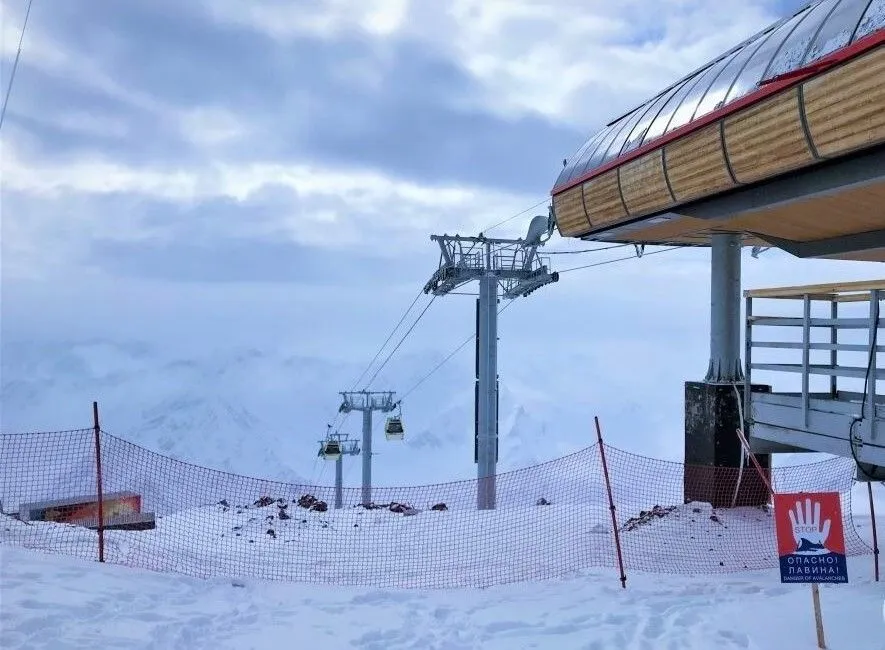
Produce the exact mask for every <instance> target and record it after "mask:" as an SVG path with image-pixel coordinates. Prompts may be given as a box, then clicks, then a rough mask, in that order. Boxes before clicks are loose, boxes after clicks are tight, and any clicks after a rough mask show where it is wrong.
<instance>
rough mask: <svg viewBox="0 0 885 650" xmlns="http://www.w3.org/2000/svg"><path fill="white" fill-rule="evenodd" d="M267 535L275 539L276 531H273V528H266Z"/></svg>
mask: <svg viewBox="0 0 885 650" xmlns="http://www.w3.org/2000/svg"><path fill="white" fill-rule="evenodd" d="M267 534H268V535H270V536H271V537H273V538H274V539H276V538H277V533H276V531H275V530H274V529H273V528H268V529H267Z"/></svg>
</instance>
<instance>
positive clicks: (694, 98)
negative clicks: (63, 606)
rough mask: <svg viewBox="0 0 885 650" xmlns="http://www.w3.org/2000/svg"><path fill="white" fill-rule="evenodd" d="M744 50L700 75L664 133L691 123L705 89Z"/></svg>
mask: <svg viewBox="0 0 885 650" xmlns="http://www.w3.org/2000/svg"><path fill="white" fill-rule="evenodd" d="M746 49H748V48H742V49H740V50H738V51H737V52H735V53H734V54H732V55H731V56H728V57H726V58H724V59H722V60H721V61H719V62H718V63H717V64H716V65H714V66H712V67H710V68H707V70H705V71H704V72H703V73H702V74H701V75H700V79H699V80H698V83H697V84H695V86H694V87H693V88H692V89H691V92H689V93H688V94H687V95H686V96H685V98H684V99H683V100H682V103H681V104H680V105H679V108H677V109H676V111H675V112H674V113H673V116H672V118H671V119H670V121H669V122H668V123H667V127H666V133H669V132H670V131H674V130H676V129H678V128H679V127H680V126H685V125H686V124H688V123H689V122H691V119H692V115H694V112H695V109H697V107H698V104H699V103H700V101H701V98H702V97H703V96H704V94H705V93H706V92H707V89H708V88H710V84H712V83H714V82H715V80H716V78H717V77H719V75H720V74H721V73H722V71H723V70H725V69H726V68H728V66H729V64H730V63H731V62H732V61H733V60H734V59H735V57H737V56H738V55H739V54H740V53H741V52H743V51H744V50H746Z"/></svg>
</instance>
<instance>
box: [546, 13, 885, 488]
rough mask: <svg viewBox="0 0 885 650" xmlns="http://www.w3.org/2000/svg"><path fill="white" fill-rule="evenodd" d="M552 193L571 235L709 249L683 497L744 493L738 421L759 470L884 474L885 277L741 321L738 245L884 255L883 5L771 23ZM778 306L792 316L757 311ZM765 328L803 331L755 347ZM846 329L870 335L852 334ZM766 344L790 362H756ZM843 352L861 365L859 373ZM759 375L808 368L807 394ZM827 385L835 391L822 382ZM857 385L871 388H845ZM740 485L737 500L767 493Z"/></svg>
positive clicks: (608, 133)
mask: <svg viewBox="0 0 885 650" xmlns="http://www.w3.org/2000/svg"><path fill="white" fill-rule="evenodd" d="M551 194H552V197H553V216H554V219H555V222H556V226H557V229H558V230H559V233H560V234H561V235H562V236H563V237H572V238H580V239H583V240H587V241H595V242H619V243H633V244H636V245H637V246H642V245H679V246H709V247H710V248H711V249H712V253H711V332H710V334H711V336H710V364H709V367H708V371H707V375H706V377H705V379H704V380H703V381H700V382H687V383H686V392H685V400H686V421H685V461H686V463H687V466H690V467H691V469H687V470H686V481H685V490H686V494H685V498H686V500H703V501H713V502H716V501H723V500H725V499H726V495H728V498H727V501H729V502H731V501H732V499H731V498H730V493H731V490H732V489H733V488H734V480H735V479H733V478H732V479H731V480H732V484H731V486H728V485H725V484H724V483H727V481H728V478H727V477H729V476H734V472H733V471H731V472H728V471H720V470H719V469H718V468H733V467H736V466H738V464H739V463H740V461H741V453H742V452H741V447H740V443H739V439H738V436H737V435H736V429H737V428H738V427H740V428H743V429H744V430H745V431H747V432H748V433H749V440H750V446H751V448H752V449H753V450H754V451H756V452H757V453H758V454H759V459H760V461H761V463H762V465H763V467H770V458H771V457H770V454H772V453H778V452H797V451H819V452H826V453H832V454H837V455H842V456H851V457H853V458H854V459H855V460H856V461H857V465H858V474H857V475H858V478H859V479H860V480H874V479H875V480H882V479H885V423H883V419H885V403H883V401H885V400H883V396H882V395H880V394H879V391H878V390H877V381H876V380H877V379H880V378H883V377H885V375H882V374H881V373H882V372H883V371H882V370H881V369H879V368H878V358H877V352H879V351H881V350H885V347H883V346H879V345H878V344H877V341H878V338H877V337H878V330H879V328H880V326H881V321H880V318H879V305H880V300H881V299H882V298H883V297H885V281H869V282H861V283H847V284H845V283H843V284H832V285H816V286H807V287H788V288H782V289H762V290H754V291H746V292H744V296H743V300H744V303H745V314H744V315H743V316H741V298H742V296H741V286H740V264H741V256H740V254H741V248H742V247H744V246H758V247H775V248H779V249H781V250H784V251H786V252H788V253H791V254H792V255H794V256H796V257H798V258H826V259H842V260H862V261H869V262H882V261H885V0H819V1H816V2H812V3H811V4H808V5H807V6H804V7H803V8H801V9H800V10H799V11H797V12H796V13H795V14H793V15H791V16H787V17H785V18H783V19H782V20H779V21H777V22H776V23H774V24H772V25H770V26H769V27H767V28H766V29H764V30H762V31H761V32H759V33H758V34H755V35H754V36H752V37H750V38H749V39H747V40H746V41H744V42H743V43H740V44H738V45H736V46H735V47H733V48H732V49H730V50H729V51H727V52H725V53H724V54H722V55H721V56H719V57H718V58H716V59H715V60H713V61H710V62H709V63H708V64H706V65H704V66H702V67H701V68H699V69H698V70H695V71H694V72H692V73H691V74H689V75H687V76H686V77H684V78H682V79H680V80H678V81H677V82H675V83H673V84H672V85H670V86H668V87H667V88H665V89H663V90H662V91H661V92H660V93H658V94H657V95H655V96H653V97H651V98H649V99H648V101H646V102H644V103H643V104H642V105H640V106H638V107H636V108H634V109H633V110H631V111H629V112H627V113H626V114H624V115H622V116H620V117H618V118H616V119H614V120H612V121H611V122H610V123H609V124H607V125H606V126H605V127H604V128H602V129H601V130H600V131H599V132H598V133H596V134H594V135H593V136H592V137H590V138H589V139H588V140H587V141H586V142H585V143H584V144H583V145H582V146H581V147H580V148H579V149H578V151H576V152H575V153H574V154H573V155H572V156H571V157H570V158H567V159H566V160H565V161H564V165H563V168H562V170H561V172H560V174H559V177H558V178H557V180H556V183H555V186H554V188H553V190H552V192H551ZM775 299H776V300H778V302H777V303H776V304H777V305H778V309H781V310H782V309H783V308H785V306H789V305H790V304H791V303H792V304H793V305H795V308H796V314H795V315H794V316H789V317H787V316H783V315H778V316H775V315H770V316H765V315H763V314H761V313H760V305H762V304H763V303H764V304H766V305H773V304H775V303H774V302H771V301H772V300H775ZM821 302H823V303H824V304H825V305H827V306H828V307H826V308H825V310H826V311H825V312H824V314H823V315H822V316H820V317H818V316H815V313H819V312H820V309H821V308H820V303H821ZM858 303H860V305H858ZM867 305H868V306H869V309H868V310H867V309H866V306H867ZM849 307H853V308H855V309H858V308H859V307H862V308H863V311H862V312H861V314H862V316H861V317H851V318H849V317H847V316H846V314H847V313H848V311H849V309H848V308H849ZM852 313H855V312H852ZM762 328H765V330H766V332H773V331H790V330H792V331H794V332H797V333H798V335H797V336H796V337H794V338H795V340H793V341H792V342H775V341H771V340H759V337H760V334H759V332H760V331H761V329H762ZM821 329H822V330H823V331H824V332H829V334H830V336H829V337H826V342H819V341H817V342H816V341H815V339H820V336H813V335H812V334H815V335H817V334H819V332H820V331H821ZM847 330H855V334H858V330H860V334H861V335H863V341H862V342H861V343H853V344H847V343H844V342H840V333H841V334H842V337H841V340H842V341H844V340H845V338H846V334H848V333H849V332H847ZM741 331H743V332H744V334H745V336H744V339H745V340H744V343H743V348H744V349H743V360H742V359H741V357H742V354H741V347H742V346H741ZM867 333H868V335H867ZM800 341H801V342H800ZM762 348H781V349H782V351H788V350H792V352H793V353H794V354H795V355H796V356H795V359H794V361H795V362H794V363H757V362H756V361H755V360H754V355H755V356H759V354H760V352H761V351H762ZM848 353H853V354H856V355H861V357H862V358H863V362H861V363H855V364H854V365H847V364H846V363H844V362H843V359H845V358H846V356H847V354H848ZM821 355H823V357H822V356H821ZM821 359H823V361H822V360H821ZM754 370H756V371H766V372H768V373H769V375H771V373H775V374H777V373H791V374H792V376H793V377H801V383H802V390H801V391H799V392H790V393H786V392H777V385H776V383H777V382H775V381H772V382H771V383H772V384H774V385H772V386H769V385H762V384H757V383H754V382H753V377H752V374H753V371H754ZM783 376H786V375H783ZM820 378H824V381H826V380H827V378H829V389H828V390H823V391H817V392H813V391H812V390H811V389H810V387H809V386H810V384H811V383H812V381H811V380H812V379H814V381H815V382H817V381H818V380H819V379H820ZM848 378H850V379H853V380H854V381H855V383H856V382H862V383H863V385H864V388H863V390H857V389H855V390H852V391H848V390H843V389H841V388H840V386H841V384H840V381H839V380H843V379H848ZM844 383H845V382H842V384H844ZM749 473H750V474H754V475H756V473H755V472H749ZM756 476H758V475H756ZM744 483H745V484H746V489H745V486H744V485H743V484H742V486H741V496H740V499H739V502H740V504H742V505H750V504H754V503H760V502H764V501H765V500H767V494H766V493H765V492H764V491H763V490H759V489H758V488H759V486H758V485H755V486H754V485H753V481H752V480H751V481H747V480H746V477H745V479H744ZM717 495H718V496H717ZM714 505H722V504H721V503H720V504H716V503H714Z"/></svg>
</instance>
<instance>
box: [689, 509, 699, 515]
mask: <svg viewBox="0 0 885 650" xmlns="http://www.w3.org/2000/svg"><path fill="white" fill-rule="evenodd" d="M691 511H692V512H693V513H695V514H699V513H700V512H701V509H700V508H692V509H691Z"/></svg>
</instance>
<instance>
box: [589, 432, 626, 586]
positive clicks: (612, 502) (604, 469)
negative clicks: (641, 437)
mask: <svg viewBox="0 0 885 650" xmlns="http://www.w3.org/2000/svg"><path fill="white" fill-rule="evenodd" d="M593 420H594V422H596V439H597V440H598V441H599V456H600V458H602V473H603V475H604V476H605V489H606V490H607V491H608V509H609V511H610V512H611V515H612V530H613V531H614V533H615V549H616V550H617V552H618V568H619V569H620V571H621V587H622V588H624V589H626V588H627V574H626V573H624V556H623V554H622V553H621V535H620V533H618V518H617V517H616V516H615V500H614V499H613V498H612V484H611V480H609V477H608V463H606V461H605V445H604V444H603V442H602V429H601V428H600V427H599V417H598V416H593Z"/></svg>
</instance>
